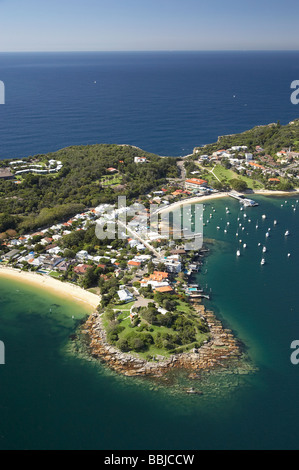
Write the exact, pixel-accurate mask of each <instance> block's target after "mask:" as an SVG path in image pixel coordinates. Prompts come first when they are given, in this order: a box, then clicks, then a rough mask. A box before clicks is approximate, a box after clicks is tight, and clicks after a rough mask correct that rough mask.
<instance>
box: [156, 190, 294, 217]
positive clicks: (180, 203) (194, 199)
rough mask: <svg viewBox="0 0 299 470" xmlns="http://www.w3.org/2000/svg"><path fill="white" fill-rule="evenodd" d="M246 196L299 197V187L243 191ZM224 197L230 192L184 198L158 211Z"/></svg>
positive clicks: (166, 210)
mask: <svg viewBox="0 0 299 470" xmlns="http://www.w3.org/2000/svg"><path fill="white" fill-rule="evenodd" d="M243 194H244V196H245V197H248V198H249V199H251V198H252V196H253V195H254V194H257V195H260V196H295V195H298V197H299V189H295V190H294V191H290V192H289V191H271V190H269V189H259V190H256V191H253V192H252V193H248V194H246V193H243ZM224 197H229V196H228V192H223V193H216V194H209V195H207V196H195V197H190V198H187V199H182V200H181V201H178V202H174V203H173V204H170V205H169V206H165V207H162V208H161V209H160V210H159V211H158V212H159V214H161V213H162V212H168V211H170V210H171V211H172V210H174V209H177V208H178V207H180V206H183V205H185V204H197V203H201V202H206V201H211V200H213V199H220V198H224Z"/></svg>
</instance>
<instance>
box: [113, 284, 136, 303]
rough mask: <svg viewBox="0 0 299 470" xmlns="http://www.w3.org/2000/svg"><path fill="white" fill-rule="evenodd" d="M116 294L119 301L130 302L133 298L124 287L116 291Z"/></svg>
mask: <svg viewBox="0 0 299 470" xmlns="http://www.w3.org/2000/svg"><path fill="white" fill-rule="evenodd" d="M117 295H118V297H119V300H120V301H121V302H132V301H133V300H135V298H134V296H133V294H131V292H130V291H129V290H128V289H127V288H126V287H124V288H123V289H120V290H119V291H117Z"/></svg>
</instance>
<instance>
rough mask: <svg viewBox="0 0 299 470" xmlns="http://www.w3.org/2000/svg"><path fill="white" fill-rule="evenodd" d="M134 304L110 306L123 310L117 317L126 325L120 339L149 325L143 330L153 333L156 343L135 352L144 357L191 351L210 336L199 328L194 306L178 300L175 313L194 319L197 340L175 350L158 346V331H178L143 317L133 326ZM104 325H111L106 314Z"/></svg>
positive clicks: (123, 325)
mask: <svg viewBox="0 0 299 470" xmlns="http://www.w3.org/2000/svg"><path fill="white" fill-rule="evenodd" d="M133 305H134V302H130V303H128V304H125V305H119V304H114V305H112V306H110V307H112V308H113V310H115V309H117V310H118V309H119V311H121V312H122V313H121V314H120V315H119V316H118V317H117V320H118V322H119V325H120V326H122V327H124V330H123V331H121V332H119V334H118V338H119V339H122V338H126V337H127V335H128V334H129V333H131V332H133V331H134V332H135V333H138V332H139V331H142V329H141V328H140V327H141V326H142V325H143V327H144V325H147V329H146V330H143V331H144V332H145V333H146V332H147V333H150V334H151V335H152V337H153V340H154V343H153V344H150V345H149V346H148V348H147V349H146V350H144V351H139V352H135V354H137V355H138V356H139V357H141V358H143V359H148V357H149V356H156V355H161V356H165V357H169V356H170V355H172V354H174V353H179V352H183V351H189V350H190V349H192V348H194V347H195V345H196V344H197V346H198V345H201V344H202V343H203V342H204V341H205V340H206V339H207V338H208V336H209V333H203V332H201V331H200V330H199V329H198V328H197V325H198V321H199V318H198V314H197V313H196V312H195V311H194V310H193V309H192V307H191V306H190V305H188V304H187V303H186V302H183V301H181V300H178V305H177V308H176V312H175V313H178V314H180V315H183V316H186V317H187V318H188V319H189V320H191V321H192V323H193V324H194V326H195V327H196V334H195V341H193V342H192V343H189V344H184V345H177V347H176V348H175V349H173V350H169V349H166V348H165V349H164V348H163V347H158V346H157V345H156V344H155V342H156V339H157V335H158V333H164V334H170V335H172V334H174V333H176V331H175V330H174V329H173V328H171V327H167V326H161V325H155V324H149V323H148V322H147V321H146V320H145V319H143V318H139V319H140V322H139V326H132V323H131V319H130V317H129V313H130V308H131V307H132V306H133ZM103 325H104V327H105V328H107V327H108V325H109V320H108V319H106V318H105V315H104V316H103ZM130 352H131V353H134V351H130Z"/></svg>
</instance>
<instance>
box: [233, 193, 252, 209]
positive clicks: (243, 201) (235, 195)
mask: <svg viewBox="0 0 299 470" xmlns="http://www.w3.org/2000/svg"><path fill="white" fill-rule="evenodd" d="M228 196H230V197H232V198H234V199H238V201H239V202H240V203H241V204H243V206H245V207H254V206H258V203H257V202H256V201H254V200H253V199H248V198H246V197H245V196H244V195H243V194H240V193H238V192H237V191H231V192H230V193H228Z"/></svg>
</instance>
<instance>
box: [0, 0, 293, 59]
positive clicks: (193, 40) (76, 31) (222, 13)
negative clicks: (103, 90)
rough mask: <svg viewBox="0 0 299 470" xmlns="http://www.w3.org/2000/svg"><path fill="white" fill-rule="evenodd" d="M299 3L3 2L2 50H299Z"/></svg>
mask: <svg viewBox="0 0 299 470" xmlns="http://www.w3.org/2000/svg"><path fill="white" fill-rule="evenodd" d="M298 18H299V2H298V0H283V1H282V0H250V1H248V0H0V52H16V51H20V52H21V51H141V50H148V51H156V50H298V49H299V28H298Z"/></svg>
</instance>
